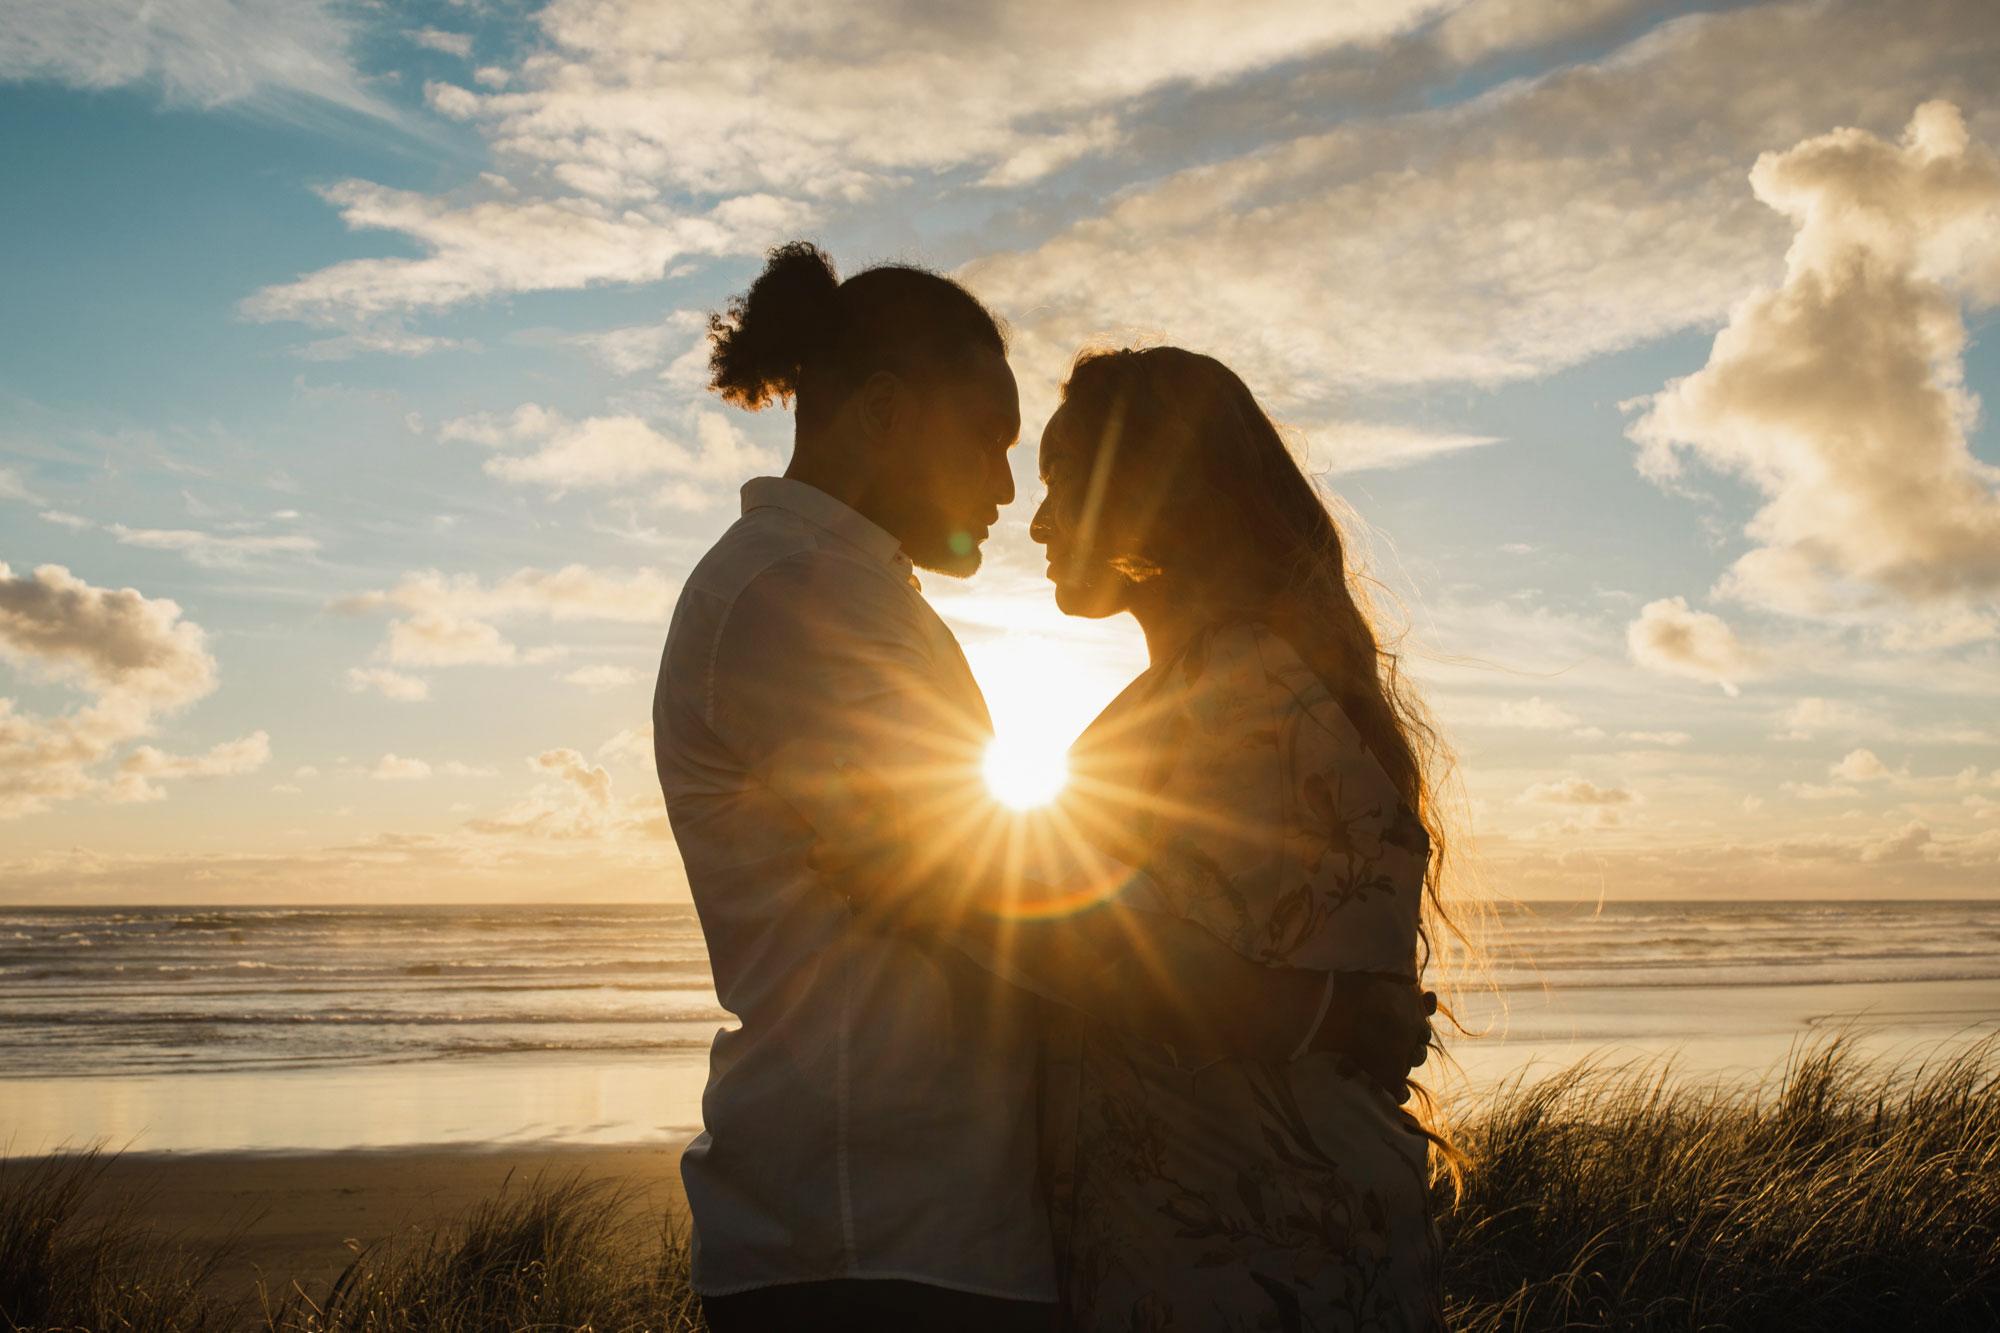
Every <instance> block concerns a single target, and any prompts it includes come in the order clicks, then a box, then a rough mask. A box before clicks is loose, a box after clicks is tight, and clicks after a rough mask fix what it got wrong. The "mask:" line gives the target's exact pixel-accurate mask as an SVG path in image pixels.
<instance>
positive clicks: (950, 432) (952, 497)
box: [883, 348, 1021, 578]
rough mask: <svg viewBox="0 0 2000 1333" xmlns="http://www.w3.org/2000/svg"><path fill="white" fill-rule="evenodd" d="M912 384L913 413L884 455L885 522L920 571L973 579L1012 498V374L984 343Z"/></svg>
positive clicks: (1017, 412)
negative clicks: (952, 366)
mask: <svg viewBox="0 0 2000 1333" xmlns="http://www.w3.org/2000/svg"><path fill="white" fill-rule="evenodd" d="M909 388H910V392H911V393H912V395H913V396H914V399H915V401H914V403H913V409H914V410H912V411H911V412H909V413H908V414H907V415H901V414H899V429H898V430H897V431H896V437H895V439H894V440H893V442H892V445H891V448H890V449H889V451H888V455H889V456H888V457H887V458H886V459H885V473H886V475H885V477H884V479H883V491H884V500H885V501H886V503H885V505H884V511H885V512H884V515H883V517H884V518H885V519H887V520H888V521H887V522H886V523H885V524H884V526H885V527H887V528H888V529H889V530H890V531H891V532H893V533H894V534H895V535H896V537H897V538H898V539H899V540H901V542H902V543H903V551H904V553H905V554H907V555H908V556H909V557H910V560H911V562H912V563H913V564H915V565H916V566H917V567H918V568H919V569H927V570H931V571H934V572H936V573H939V574H947V575H950V576H951V577H953V578H968V577H970V576H971V575H972V574H973V573H974V572H976V571H977V570H978V568H979V564H980V558H981V557H980V549H979V548H980V545H981V543H983V542H984V541H985V540H986V538H987V537H988V536H989V535H990V534H991V532H992V529H993V524H994V523H995V522H996V521H998V519H999V517H1000V510H1001V508H1002V507H1003V506H1005V505H1007V504H1010V503H1012V502H1013V499H1014V473H1013V469H1012V467H1011V465H1010V460H1009V450H1010V449H1011V448H1012V447H1013V445H1014V443H1015V441H1016V440H1018V439H1019V438H1020V434H1021V403H1020V396H1019V391H1018V390H1017V389H1016V387H1015V384H1014V372H1013V371H1012V370H1011V369H1009V368H1008V365H1007V359H1006V357H1004V356H1002V355H1001V354H1000V353H999V352H996V351H993V350H991V349H988V348H980V349H979V350H978V351H977V352H976V353H973V354H971V355H970V356H968V358H967V359H966V362H965V365H964V367H963V368H962V369H961V370H959V371H958V373H955V374H950V375H945V376H941V377H940V378H939V379H938V380H937V381H936V382H935V383H933V384H931V385H927V386H917V385H911V386H909ZM905 423H906V424H905Z"/></svg>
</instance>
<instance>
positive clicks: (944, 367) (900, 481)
mask: <svg viewBox="0 0 2000 1333" xmlns="http://www.w3.org/2000/svg"><path fill="white" fill-rule="evenodd" d="M709 337H710V339H711V340H712V342H713V344H714V347H713V351H712V352H711V354H710V357H709V370H710V372H711V378H710V387H711V388H713V389H714V390H715V391H716V392H717V393H719V394H721V395H722V397H723V398H724V399H725V400H727V401H729V402H732V403H734V404H736V405H737V406H739V407H743V408H747V409H749V410H750V411H753V412H754V411H756V410H758V409H759V408H762V407H765V406H767V405H768V404H770V403H771V402H772V401H774V400H778V401H786V400H790V401H793V402H795V403H796V411H797V415H796V419H795V429H794V441H793V455H792V465H791V467H790V468H789V469H788V470H787V473H786V475H787V476H793V477H797V478H799V479H801V480H804V481H808V482H811V483H812V484H813V485H816V486H819V487H820V488H821V489H823V490H826V491H828V492H829V493H830V494H833V495H834V496H836V497H837V498H839V499H841V500H844V501H846V502H847V503H849V504H850V505H852V506H853V507H854V508H855V509H857V510H859V511H860V512H861V513H862V514H864V515H866V516H867V517H868V518H870V519H872V520H873V521H874V522H875V523H876V524H878V525H879V526H881V527H882V528H884V529H885V530H887V531H888V532H890V533H892V534H894V535H895V537H896V538H897V539H898V540H899V541H901V542H902V544H903V550H904V551H905V552H906V553H907V554H908V555H909V557H910V559H911V560H912V561H914V562H915V563H916V564H917V565H919V566H920V567H922V568H924V569H933V570H937V571H939V572H941V573H946V574H953V575H958V576H961V577H962V576H964V575H968V574H970V573H972V572H973V571H974V570H976V569H978V568H979V559H980V553H979V546H980V543H981V542H983V541H985V540H986V537H987V534H988V532H989V531H990V530H991V528H992V525H993V523H994V521H995V520H996V519H997V518H998V517H999V513H1000V507H1001V506H1002V505H1005V504H1008V503H1010V502H1011V501H1012V500H1013V498H1014V477H1013V472H1012V471H1011V469H1010V468H1009V466H1008V461H1007V451H1008V449H1009V448H1011V447H1012V446H1013V444H1014V442H1015V440H1016V439H1018V438H1019V436H1020V431H1021V406H1020V398H1019V394H1018V392H1017V390H1016V388H1015V385H1014V374H1013V372H1012V371H1011V370H1009V369H1008V367H1007V340H1006V335H1005V334H1004V333H1003V332H1002V330H1001V327H1000V324H999V322H998V321H997V320H995V319H994V317H993V316H992V314H991V313H989V312H988V311H987V309H986V307H985V306H983V305H981V304H980V303H979V301H978V299H977V298H975V297H974V296H973V295H972V293H970V292H968V291H966V290H965V288H963V287H961V286H959V285H958V284H957V283H955V282H953V281H952V280H951V279H949V278H946V277H943V276H941V275H939V274H936V273H931V272H928V271H927V270H924V269H920V268H909V267H905V266H903V265H895V264H887V265H882V266H880V267H878V268H871V269H867V270H864V271H863V272H860V273H857V274H855V275H854V276H853V277H851V278H849V279H847V281H845V282H842V281H840V279H839V277H838V275H837V274H836V273H835V271H834V267H833V261H832V260H830V259H828V258H827V256H826V255H825V253H824V252H822V251H821V250H820V249H819V248H818V247H817V246H813V245H810V244H808V243H806V242H804V241H795V242H793V243H792V244H790V245H784V246H780V247H779V248H777V249H776V250H773V251H771V254H770V259H769V262H768V263H767V264H766V265H765V266H764V271H763V272H762V273H761V274H759V275H758V277H757V280H756V281H755V282H753V283H751V284H750V290H749V291H747V292H745V293H744V294H743V295H742V296H739V297H737V298H736V299H734V300H732V301H731V302H730V303H729V311H728V313H727V314H726V315H712V316H710V318H709Z"/></svg>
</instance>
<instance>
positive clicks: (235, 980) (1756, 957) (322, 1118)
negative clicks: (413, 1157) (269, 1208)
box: [0, 902, 2000, 1153]
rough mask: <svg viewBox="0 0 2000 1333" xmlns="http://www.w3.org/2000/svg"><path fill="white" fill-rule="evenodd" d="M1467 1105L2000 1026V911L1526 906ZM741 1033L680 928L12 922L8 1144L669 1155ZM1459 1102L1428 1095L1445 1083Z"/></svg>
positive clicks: (333, 916) (244, 912)
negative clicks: (499, 1147) (733, 1029)
mask: <svg viewBox="0 0 2000 1333" xmlns="http://www.w3.org/2000/svg"><path fill="white" fill-rule="evenodd" d="M1486 948H1487V957H1486V970H1485V973H1484V975H1483V976H1482V975H1478V974H1473V973H1467V974H1465V975H1464V976H1463V977H1462V978H1461V982H1462V987H1463V988H1462V990H1461V993H1460V994H1459V997H1458V1012H1459V1015H1460V1017H1461V1019H1462V1020H1463V1021H1464V1023H1465V1025H1466V1026H1467V1027H1468V1028H1471V1029H1472V1030H1473V1031H1474V1032H1475V1033H1476V1034H1478V1035H1477V1036H1476V1037H1473V1038H1461V1039H1458V1040H1455V1041H1454V1042H1453V1043H1452V1046H1451V1050H1452V1054H1453V1057H1454V1060H1455V1061H1456V1064H1457V1069H1456V1070H1454V1071H1450V1072H1449V1074H1448V1078H1447V1081H1449V1080H1459V1081H1462V1082H1463V1083H1464V1084H1465V1086H1466V1089H1467V1091H1468V1095H1474V1094H1476V1091H1477V1089H1478V1088H1481V1087H1485V1086H1488V1085H1490V1084H1491V1083H1493V1082H1494V1081H1496V1080H1504V1079H1507V1078H1510V1077H1514V1076H1517V1075H1521V1074H1523V1073H1526V1074H1528V1075H1529V1076H1532V1075H1533V1074H1534V1073H1537V1072H1548V1071H1549V1070H1551V1069H1553V1068H1555V1067H1559V1066H1561V1065H1564V1064H1567V1063H1571V1062H1573V1061H1575V1060H1577V1059H1580V1058H1585V1057H1594V1058H1597V1059H1600V1060H1612V1059H1615V1060H1630V1059H1641V1060H1651V1061H1659V1060H1662V1059H1671V1060H1673V1061H1674V1062H1675V1065H1676V1067H1677V1068H1678V1069H1680V1070H1681V1071H1682V1072H1684V1073H1687V1074H1690V1075H1702V1076H1738V1075H1740V1076H1754V1075H1756V1074H1757V1073H1759V1072H1760V1071H1763V1070H1766V1069H1768V1068H1770V1067H1771V1066H1772V1065H1773V1064H1774V1063H1778V1062H1781V1061H1782V1060H1783V1059H1784V1058H1785V1056H1786V1055H1787V1053H1788V1052H1789V1051H1791V1050H1792V1049H1794V1048H1795V1047H1796V1045H1797V1044H1798V1043H1800V1042H1801V1041H1806V1042H1810V1041H1812V1040H1814V1039H1816V1038H1823V1037H1826V1036H1830V1035H1833V1034H1846V1035H1847V1036H1848V1038H1849V1039H1850V1040H1852V1041H1855V1042H1856V1043H1857V1044H1859V1045H1861V1046H1862V1047H1863V1048H1864V1049H1866V1050H1868V1051H1870V1052H1872V1053H1877V1054H1882V1055H1886V1056H1891V1057H1895V1058H1907V1057H1909V1056H1911V1055H1913V1054H1921V1053H1923V1052H1924V1051H1925V1050H1927V1049H1934V1048H1939V1047H1941V1046H1948V1045H1950V1044H1952V1043H1954V1042H1963V1041H1967V1040H1973V1039H1977V1038H1979V1037H1981V1036H1984V1035H1986V1034H1987V1033H1990V1032H1992V1031H1993V1030H1994V1029H1995V1028H1996V1026H2000V902H1922V903H1857V902H1785V903H1605V904H1602V905H1595V904H1575V903H1556V904H1551V903H1543V904H1533V905H1525V906H1510V907H1506V908H1503V909H1501V910H1500V911H1499V912H1498V913H1497V914H1496V916H1495V919H1494V922H1493V929H1492V930H1491V931H1490V932H1489V933H1488V936H1487V939H1486ZM730 1021H731V1020H730V1017H729V1015H728V1014H727V1013H725V1012H724V1011H723V1010H722V1009H721V1007H720V1005H719V1004H718V1003H717V1001H716V997H715V992H714V988H713V986H712V985H711V983H710V979H709V973H708V966H707V961H706V956H705V953H704V951H703V947H702V940H701V932H700V926H699V923H698V922H697V920H696V918H695V915H694V911H693V909H692V908H691V907H689V906H687V905H684V904H668V905H661V906H644V907H640V906H577V907H565V906H532V907H524V906H509V907H433V908H384V907H354V908H227V909H213V910H191V909H176V908H118V909H95V908H74V909H46V908H17V909H0V1146H5V1147H6V1148H7V1149H8V1150H9V1151H11V1152H15V1153H23V1152H36V1151H43V1150H46V1149H47V1148H50V1147H53V1146H56V1145H57V1144H61V1143H71V1144H77V1143H86V1142H102V1143H107V1144H110V1145H112V1146H117V1147H124V1148H132V1149H137V1150H157V1151H183V1152H185V1151H208V1150H221V1149H268V1150H307V1149H321V1148H340V1147H383V1146H396V1145H408V1144H421V1143H447V1142H449V1143H496V1144H498V1143H523V1142H599V1143H605V1142H655V1141H667V1140H675V1139H680V1138H684V1137H686V1136H687V1135H688V1134H690V1133H692V1132H693V1130H694V1129H695V1128H696V1127H697V1126H698V1125H699V1123H700V1109H699V1108H700V1101H699V1099H700V1088H701V1082H702V1077H703V1073H704V1070H705V1061H706V1052H707V1047H708V1044H709V1041H710V1039H711V1038H712V1036H713V1034H714V1032H715V1031H716V1029H717V1028H718V1027H719V1026H722V1025H724V1024H726V1023H728V1022H730ZM1431 1072H1432V1075H1433V1081H1434V1082H1435V1081H1438V1077H1439V1076H1438V1075H1437V1072H1436V1071H1431Z"/></svg>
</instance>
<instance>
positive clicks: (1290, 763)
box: [1146, 626, 1430, 972]
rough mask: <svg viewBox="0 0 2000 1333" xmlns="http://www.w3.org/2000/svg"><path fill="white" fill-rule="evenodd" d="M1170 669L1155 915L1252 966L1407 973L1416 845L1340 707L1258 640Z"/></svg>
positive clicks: (1152, 851)
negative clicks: (1216, 942)
mask: <svg viewBox="0 0 2000 1333" xmlns="http://www.w3.org/2000/svg"><path fill="white" fill-rule="evenodd" d="M1182 671H1183V673H1184V680H1183V685H1184V689H1183V692H1182V695H1181V699H1182V703H1181V706H1180V709H1179V716H1178V717H1177V719H1176V723H1177V725H1176V727H1175V732H1176V736H1175V741H1176V753H1175V755H1174V758H1173V762H1172V766H1171V767H1170V768H1169V769H1168V771H1167V772H1166V775H1165V777H1164V780H1163V783H1162V786H1161V788H1160V790H1159V792H1158V794H1157V799H1156V802H1155V804H1156V805H1157V806H1158V807H1159V808H1161V809H1163V810H1168V811H1173V812H1175V814H1174V815H1173V817H1170V818H1162V819H1160V820H1158V821H1156V824H1155V827H1154V829H1153V837H1152V839H1151V842H1150V846H1149V848H1148V852H1147V862H1146V868H1147V870H1148V871H1149V872H1150V879H1151V881H1152V883H1153V885H1154V888H1155V891H1156V892H1157V893H1158V895H1159V897H1160V898H1161V900H1162V901H1163V903H1164V904H1165V906H1166V907H1167V909H1168V910H1170V911H1172V912H1174V913H1176V914H1178V915H1180V916H1183V917H1186V918H1188V919H1189V920H1192V921H1195V922H1198V923H1199V924H1201V925H1203V926H1205V927H1206V928H1207V929H1208V930H1210V931H1211V932H1213V933H1214V934H1215V935H1217V936H1219V937H1220V938H1222V939H1223V940H1226V941H1228V942H1229V944H1230V945H1231V946H1233V947H1234V948H1235V949H1236V950H1237V951H1238V952H1240V953H1242V954H1244V955H1245V956H1247V957H1250V958H1254V959H1257V960H1259V961H1261V962H1265V963H1269V964H1275V965H1284V966H1290V967H1302V968H1312V969H1319V970H1327V971H1342V970H1365V971H1393V972H1409V971H1411V970H1412V969H1413V967H1414V963H1415V956H1416V931H1417V921H1418V911H1419V908H1420V906H1421V898H1422V892H1423V880H1424V873H1425V870H1426V867H1427V865H1428V862H1429V854H1430V847H1429V839H1428V835H1427V834H1426V833H1425V831H1424V827H1423V824H1422V823H1421V821H1419V820H1418V819H1417V817H1416V815H1415V814H1414V813H1413V812H1412V811H1410V810H1409V808H1408V807H1407V806H1406V805H1405V804H1404V803H1403V801H1402V799H1401V797H1400V796H1399V795H1398V793H1397V791H1396V788H1395V786H1394V784H1393V783H1392V782H1391V781H1390V780H1389V777H1388V775H1387V774H1386V773H1385V772H1384V771H1383V769H1382V766H1381V765H1380V764H1379V763H1378V762H1376V759H1375V757H1374V755H1373V754H1371V753H1370V752H1369V750H1368V748H1367V747H1366V746H1365V745H1364V744H1363V743H1362V741H1361V737H1360V735H1359V733H1357V732H1356V731H1355V729H1354V726H1353V724H1352V722H1351V721H1349V719H1348V717H1347V715H1346V713H1345V712H1344V711H1343V710H1342V709H1341V707H1340V705H1339V703H1338V702H1337V701H1336V700H1335V699H1334V698H1333V697H1332V695H1331V694H1330V693H1329V692H1328V691H1327V689H1326V687H1325V685H1324V684H1323V683H1322V682H1321V681H1320V680H1319V678H1318V676H1317V675H1316V674H1315V673H1314V672H1313V671H1311V669H1310V668H1308V667H1307V666H1306V665H1305V664H1304V663H1303V662H1302V661H1301V660H1300V659H1299V657H1298V654H1297V653H1296V652H1295V651H1294V650H1293V649H1292V648H1291V646H1290V645H1289V644H1287V643H1286V642H1285V641H1284V640H1283V639H1281V638H1279V637H1277V636H1276V635H1274V634H1272V633H1270V632H1269V631H1268V630H1264V629H1261V628H1251V627H1247V626H1244V627H1232V628H1230V629H1227V630H1223V631H1221V632H1218V633H1217V634H1215V635H1213V636H1212V638H1211V639H1210V640H1209V641H1208V642H1207V643H1206V644H1205V645H1202V646H1200V647H1199V648H1198V649H1197V650H1196V651H1194V652H1191V653H1190V654H1189V657H1188V660H1187V661H1186V662H1185V663H1184V664H1183V666H1182Z"/></svg>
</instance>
